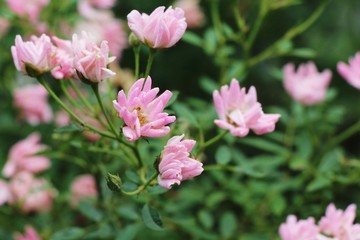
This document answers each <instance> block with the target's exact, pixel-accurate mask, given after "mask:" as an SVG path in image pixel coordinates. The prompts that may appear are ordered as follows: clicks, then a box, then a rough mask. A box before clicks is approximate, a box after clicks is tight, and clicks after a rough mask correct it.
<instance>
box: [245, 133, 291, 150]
mask: <svg viewBox="0 0 360 240" xmlns="http://www.w3.org/2000/svg"><path fill="white" fill-rule="evenodd" d="M239 142H240V143H242V144H246V145H249V146H252V147H255V148H258V149H261V150H264V151H269V152H272V153H277V154H285V153H287V152H288V151H287V149H286V148H285V147H283V146H281V145H278V144H276V143H274V142H270V141H268V140H266V139H264V138H251V137H248V138H243V139H240V140H239Z"/></svg>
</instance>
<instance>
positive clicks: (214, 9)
mask: <svg viewBox="0 0 360 240" xmlns="http://www.w3.org/2000/svg"><path fill="white" fill-rule="evenodd" d="M210 7H211V9H210V10H211V19H212V21H213V24H214V30H215V35H216V38H217V39H218V41H219V43H224V42H225V39H224V36H223V34H222V23H221V20H220V14H219V1H218V0H212V1H211V6H210Z"/></svg>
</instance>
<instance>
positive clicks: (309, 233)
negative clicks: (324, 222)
mask: <svg viewBox="0 0 360 240" xmlns="http://www.w3.org/2000/svg"><path fill="white" fill-rule="evenodd" d="M279 234H280V237H281V239H282V240H316V239H317V238H316V237H317V235H318V234H319V228H318V226H316V224H315V220H314V218H312V217H310V218H308V219H306V220H299V221H298V220H297V218H296V216H294V215H289V216H288V217H287V219H286V222H285V223H283V224H281V225H280V228H279Z"/></svg>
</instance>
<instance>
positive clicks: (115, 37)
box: [75, 10, 128, 60]
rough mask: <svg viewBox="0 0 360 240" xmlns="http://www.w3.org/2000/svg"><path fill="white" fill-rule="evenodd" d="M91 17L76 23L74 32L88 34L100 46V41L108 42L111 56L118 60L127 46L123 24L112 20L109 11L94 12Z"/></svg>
mask: <svg viewBox="0 0 360 240" xmlns="http://www.w3.org/2000/svg"><path fill="white" fill-rule="evenodd" d="M91 16H92V17H89V19H86V20H84V21H79V22H77V24H76V26H75V32H81V31H86V32H88V33H89V34H91V35H92V36H93V37H94V41H95V42H96V43H97V44H100V43H101V41H102V40H106V41H108V44H109V50H110V52H111V54H112V55H114V56H116V59H117V60H120V57H121V52H122V50H123V49H125V48H126V47H127V46H128V44H127V42H128V37H127V33H126V32H125V30H124V27H123V22H122V21H121V20H119V19H116V18H114V16H113V14H112V12H110V11H104V10H103V11H99V10H94V11H93V12H92V13H91Z"/></svg>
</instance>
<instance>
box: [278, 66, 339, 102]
mask: <svg viewBox="0 0 360 240" xmlns="http://www.w3.org/2000/svg"><path fill="white" fill-rule="evenodd" d="M283 72H284V86H285V90H286V91H287V92H288V93H289V94H290V96H291V97H292V98H294V100H295V101H297V102H299V103H302V104H305V105H313V104H316V103H319V102H322V101H323V100H324V99H325V96H326V90H327V88H328V86H329V84H330V80H331V75H332V74H331V71H330V70H328V69H326V70H324V71H323V72H318V70H317V69H316V66H315V64H314V63H313V62H308V63H306V64H300V66H299V68H298V70H297V72H295V67H294V65H293V64H291V63H288V64H286V65H285V66H284V69H283Z"/></svg>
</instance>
